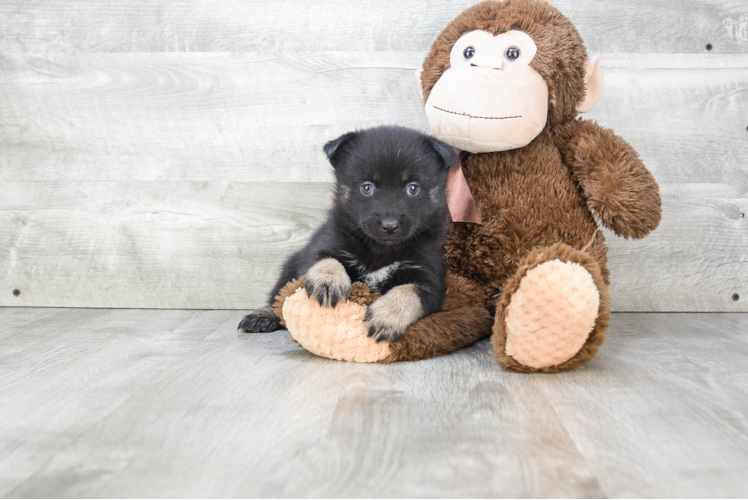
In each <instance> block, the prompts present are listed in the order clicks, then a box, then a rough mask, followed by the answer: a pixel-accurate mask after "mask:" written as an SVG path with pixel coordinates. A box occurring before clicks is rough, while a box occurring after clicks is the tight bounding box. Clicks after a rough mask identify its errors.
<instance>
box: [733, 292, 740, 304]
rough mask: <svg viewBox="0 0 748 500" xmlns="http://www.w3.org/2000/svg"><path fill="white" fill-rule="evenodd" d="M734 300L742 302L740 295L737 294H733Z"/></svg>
mask: <svg viewBox="0 0 748 500" xmlns="http://www.w3.org/2000/svg"><path fill="white" fill-rule="evenodd" d="M732 300H734V301H735V302H737V301H739V300H740V295H738V294H737V293H733V294H732Z"/></svg>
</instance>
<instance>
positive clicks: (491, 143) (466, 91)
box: [426, 30, 548, 153]
mask: <svg viewBox="0 0 748 500" xmlns="http://www.w3.org/2000/svg"><path fill="white" fill-rule="evenodd" d="M536 52H537V46H536V45H535V42H534V41H533V39H532V38H531V37H530V36H529V35H527V34H526V33H523V32H522V31H515V30H512V31H507V32H506V33H502V34H500V35H498V36H493V35H492V34H491V33H488V32H486V31H481V30H476V31H471V32H469V33H466V34H464V35H462V36H461V37H460V38H459V39H458V40H457V42H455V44H454V46H453V47H452V50H451V52H450V58H449V62H450V68H449V69H447V70H446V71H445V72H444V74H443V75H442V76H441V77H440V78H439V80H438V81H437V82H436V84H435V85H434V87H433V89H432V90H431V93H430V95H429V98H428V100H427V101H426V118H427V119H428V122H429V125H430V127H431V131H432V132H433V134H434V135H436V136H437V137H438V138H439V139H441V140H442V141H444V142H446V143H447V144H450V145H452V146H454V147H456V148H459V149H462V150H464V151H469V152H471V153H485V152H491V151H506V150H509V149H516V148H521V147H523V146H526V145H527V144H529V143H530V142H531V141H532V140H533V139H534V138H535V137H537V136H538V134H540V132H541V131H542V130H543V128H544V127H545V124H546V122H547V119H548V85H547V84H546V82H545V80H544V79H543V77H542V76H540V74H538V72H537V71H535V70H534V69H533V68H532V67H531V66H530V62H531V61H532V60H533V58H534V57H535V54H536Z"/></svg>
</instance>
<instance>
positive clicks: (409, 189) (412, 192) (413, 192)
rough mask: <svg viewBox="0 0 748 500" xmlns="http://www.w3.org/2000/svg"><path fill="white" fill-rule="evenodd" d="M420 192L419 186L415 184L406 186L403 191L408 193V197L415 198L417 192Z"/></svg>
mask: <svg viewBox="0 0 748 500" xmlns="http://www.w3.org/2000/svg"><path fill="white" fill-rule="evenodd" d="M420 190H421V186H419V185H418V184H416V183H415V182H411V183H410V184H408V187H407V188H405V191H406V192H407V193H408V196H415V195H417V194H418V191H420Z"/></svg>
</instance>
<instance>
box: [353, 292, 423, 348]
mask: <svg viewBox="0 0 748 500" xmlns="http://www.w3.org/2000/svg"><path fill="white" fill-rule="evenodd" d="M422 317H423V306H422V305H421V299H420V298H419V297H418V294H417V293H416V286H415V285H400V286H396V287H394V288H393V289H392V290H390V291H389V292H387V293H385V294H384V295H382V296H381V297H379V298H378V299H377V300H375V301H374V303H373V304H371V305H370V306H369V310H368V311H367V313H366V326H367V327H368V328H369V336H370V337H374V338H375V339H376V340H377V341H380V340H389V341H390V342H394V341H397V340H400V339H401V338H402V337H403V335H405V331H406V330H407V329H408V327H409V326H410V325H412V324H413V323H415V322H416V321H418V320H419V319H421V318H422Z"/></svg>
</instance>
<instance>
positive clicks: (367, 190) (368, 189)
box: [361, 182, 374, 196]
mask: <svg viewBox="0 0 748 500" xmlns="http://www.w3.org/2000/svg"><path fill="white" fill-rule="evenodd" d="M361 194H363V195H364V196H371V195H373V194H374V184H372V183H371V182H364V183H363V184H361Z"/></svg>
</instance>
